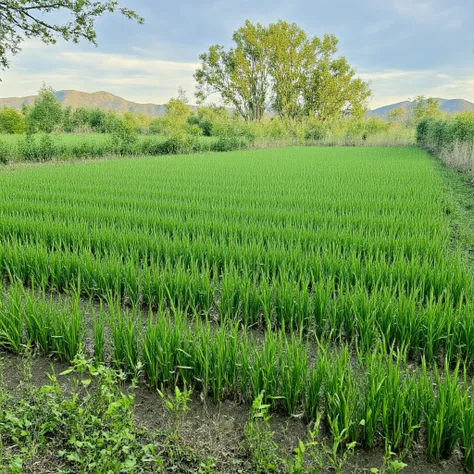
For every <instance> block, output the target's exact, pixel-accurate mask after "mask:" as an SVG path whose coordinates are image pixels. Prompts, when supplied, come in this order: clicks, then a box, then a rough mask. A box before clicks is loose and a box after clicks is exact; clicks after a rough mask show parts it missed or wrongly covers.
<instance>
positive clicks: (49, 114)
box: [27, 85, 62, 134]
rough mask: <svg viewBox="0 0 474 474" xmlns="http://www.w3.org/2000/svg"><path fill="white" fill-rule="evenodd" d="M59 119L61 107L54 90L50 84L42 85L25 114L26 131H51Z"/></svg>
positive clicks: (60, 117)
mask: <svg viewBox="0 0 474 474" xmlns="http://www.w3.org/2000/svg"><path fill="white" fill-rule="evenodd" d="M61 119H62V107H61V104H60V102H59V101H58V99H57V98H56V95H55V93H54V90H53V89H52V88H51V87H50V86H46V85H43V87H42V88H41V89H40V90H39V93H38V97H37V98H36V99H35V103H34V105H33V107H32V108H31V110H30V111H29V113H28V116H27V121H28V133H29V134H31V133H36V132H43V133H52V132H53V131H54V130H55V129H56V128H57V127H58V125H59V124H60V122H61Z"/></svg>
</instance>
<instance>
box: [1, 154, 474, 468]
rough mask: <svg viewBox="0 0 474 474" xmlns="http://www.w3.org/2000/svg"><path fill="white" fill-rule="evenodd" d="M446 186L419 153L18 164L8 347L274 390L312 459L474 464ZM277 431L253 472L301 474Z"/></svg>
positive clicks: (210, 391) (466, 305)
mask: <svg viewBox="0 0 474 474" xmlns="http://www.w3.org/2000/svg"><path fill="white" fill-rule="evenodd" d="M443 186H444V185H443V180H442V178H441V177H440V175H439V173H438V170H437V169H436V165H435V164H434V162H433V161H432V160H431V159H430V158H429V156H428V155H427V154H426V153H425V152H424V151H422V150H418V149H415V148H403V149H397V148H394V149H383V148H370V149H369V148H365V149H357V148H319V149H314V148H293V149H281V150H265V151H252V152H249V151H246V152H239V153H224V154H220V155H207V156H195V157H179V156H178V157H173V158H172V159H171V158H166V157H162V158H155V159H149V158H147V159H136V160H133V161H128V160H127V161H108V162H101V163H86V164H77V165H68V166H54V167H41V168H34V169H33V168H26V169H12V170H5V171H4V172H2V173H0V197H1V201H0V202H1V204H0V242H1V243H2V247H0V270H1V272H2V273H3V276H4V277H5V279H6V282H7V283H8V287H6V288H5V291H4V292H5V297H4V298H3V300H2V301H1V303H0V346H1V347H2V348H3V349H4V350H9V351H10V352H13V353H19V352H21V350H22V347H24V346H33V347H35V348H37V349H38V350H39V351H40V352H42V353H43V354H45V355H54V356H56V357H58V358H60V359H64V360H66V361H67V360H69V359H70V358H71V355H73V354H75V353H76V352H77V351H78V350H79V347H80V346H81V343H82V346H83V347H86V348H87V351H88V355H90V357H95V359H96V361H97V362H101V363H104V362H105V363H106V364H108V365H110V366H112V367H114V368H115V369H117V370H120V371H122V372H123V373H125V374H127V376H128V377H130V378H133V377H136V376H137V373H140V372H141V373H142V374H143V377H144V379H145V380H146V382H147V383H148V384H149V385H150V386H152V387H156V388H159V389H160V390H162V388H164V387H170V388H172V389H173V390H174V388H175V386H178V387H179V388H180V389H184V387H188V388H189V387H192V388H193V389H194V390H195V391H198V392H200V393H201V394H202V397H203V398H204V399H205V398H206V397H210V398H211V399H212V400H214V401H216V402H220V401H224V400H228V399H233V400H237V401H240V402H245V403H248V404H252V403H253V402H254V401H255V400H259V397H261V400H260V401H258V402H257V403H256V405H255V406H254V411H253V412H252V413H253V414H252V417H251V419H250V421H249V423H259V421H257V420H263V423H264V425H263V428H265V426H266V421H269V420H268V416H269V414H270V410H271V412H272V413H281V414H284V415H291V416H293V417H297V418H303V419H304V420H305V421H306V422H307V423H308V424H309V425H310V426H314V422H315V421H316V420H318V419H320V420H321V427H323V428H324V431H325V432H326V433H328V435H329V445H330V449H329V451H327V450H325V449H322V448H321V450H318V451H317V452H314V453H313V454H314V460H313V461H314V462H313V463H312V464H313V465H314V463H315V462H316V459H319V458H320V457H322V459H323V462H324V465H325V466H327V465H330V466H332V467H333V468H334V469H342V468H341V467H340V466H341V465H340V462H341V459H345V457H350V454H351V453H352V450H353V449H354V447H355V448H356V449H357V448H364V449H368V450H372V449H377V448H379V449H380V447H383V449H384V451H385V452H386V459H387V465H388V463H389V462H394V463H395V464H394V465H393V466H392V464H390V465H391V466H392V467H393V469H396V466H397V465H398V464H396V462H398V461H396V459H397V456H400V457H402V458H404V457H405V456H408V455H410V453H413V452H415V451H416V450H417V449H418V447H419V446H424V451H425V453H426V455H427V456H429V458H430V459H431V460H432V461H439V460H441V459H446V458H449V457H450V456H453V454H456V453H457V450H458V446H459V447H460V448H461V449H460V453H461V456H462V460H463V463H464V466H465V468H466V470H469V471H473V470H474V466H473V464H472V463H473V456H472V439H473V433H474V426H473V424H472V423H471V421H472V406H473V399H472V394H471V383H470V380H469V377H468V374H469V373H470V371H471V370H472V366H473V362H474V359H473V354H474V352H473V350H472V349H473V348H474V324H473V323H474V320H473V316H472V315H473V296H474V284H473V283H474V280H473V274H472V269H471V268H469V266H468V263H467V261H466V259H465V258H464V253H463V252H462V250H461V249H459V248H457V247H455V246H453V245H452V242H451V238H452V231H451V225H452V219H451V216H450V214H449V212H450V209H452V208H453V207H452V201H451V200H450V198H448V196H447V195H446V192H445V190H444V187H443ZM275 190H277V191H278V192H275ZM25 288H28V289H27V290H25ZM51 292H53V293H56V292H58V293H61V294H62V293H64V292H69V293H70V296H69V298H62V297H54V298H53V297H51ZM87 300H89V303H87ZM144 310H145V315H144ZM172 406H174V405H172ZM258 407H260V408H258ZM267 409H268V411H267ZM261 428H262V425H261V424H257V425H255V424H254V425H249V426H248V427H247V430H246V433H247V438H248V439H247V445H246V446H247V448H246V449H247V452H248V453H249V456H251V457H252V456H256V457H257V459H256V460H255V463H254V469H257V470H262V469H263V470H264V469H268V470H270V467H271V466H273V467H272V469H273V468H274V469H275V470H280V472H287V471H288V470H289V469H290V467H289V464H288V463H285V462H283V464H282V463H281V462H280V461H276V460H275V459H276V458H275V456H273V454H272V453H273V448H272V446H273V444H272V443H273V441H272V439H271V436H268V435H267V434H266V433H265V431H263V432H262V430H261ZM318 428H319V426H318ZM313 437H314V436H313ZM309 442H310V443H311V441H309ZM314 442H316V441H314ZM354 443H355V444H354ZM313 447H314V445H313ZM349 447H350V448H351V449H349ZM310 451H311V449H307V448H306V447H304V446H300V447H299V451H298V452H299V456H300V457H302V458H303V459H306V458H304V453H308V452H310ZM252 453H253V454H252ZM255 453H265V455H268V457H269V459H267V460H263V461H262V460H260V461H259V459H260V455H259V454H255ZM393 453H395V455H394V454H393ZM312 456H313V455H312ZM295 462H296V461H295ZM298 462H299V461H298ZM301 462H303V461H301ZM305 462H306V461H305ZM262 463H263V464H262ZM262 466H267V467H266V468H265V467H262ZM269 466H270V467H269ZM281 466H283V467H281ZM292 466H293V467H291V469H294V470H293V471H291V472H305V471H301V470H300V471H298V470H297V469H299V468H298V467H297V464H295V465H292ZM338 466H339V467H338ZM285 469H286V471H285ZM262 472H263V471H262ZM308 472H311V471H308Z"/></svg>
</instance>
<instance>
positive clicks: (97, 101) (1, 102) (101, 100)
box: [0, 90, 165, 116]
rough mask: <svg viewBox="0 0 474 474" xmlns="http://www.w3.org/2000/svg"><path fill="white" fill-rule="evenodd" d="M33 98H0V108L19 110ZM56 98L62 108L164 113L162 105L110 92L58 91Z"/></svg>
mask: <svg viewBox="0 0 474 474" xmlns="http://www.w3.org/2000/svg"><path fill="white" fill-rule="evenodd" d="M35 97H36V96H28V97H7V98H4V99H1V98H0V107H3V106H6V107H14V108H15V109H21V106H22V105H23V104H27V105H30V104H32V103H33V102H34V100H35ZM56 97H57V98H58V100H59V101H60V102H61V103H62V104H63V105H64V106H68V105H70V106H71V107H73V108H77V107H88V108H99V109H103V110H113V111H114V112H117V113H124V112H127V111H129V112H133V113H142V114H146V115H153V116H158V115H163V114H164V111H165V109H164V106H163V105H156V104H137V103H136V102H130V101H129V100H125V99H122V97H118V96H116V95H113V94H111V93H110V92H93V93H88V92H79V91H74V90H70V91H58V92H56Z"/></svg>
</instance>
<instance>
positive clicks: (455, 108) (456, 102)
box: [367, 97, 474, 118]
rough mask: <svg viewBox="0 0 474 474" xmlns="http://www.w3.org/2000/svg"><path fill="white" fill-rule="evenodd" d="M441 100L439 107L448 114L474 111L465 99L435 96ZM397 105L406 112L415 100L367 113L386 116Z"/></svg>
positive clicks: (473, 106) (472, 105) (470, 103)
mask: <svg viewBox="0 0 474 474" xmlns="http://www.w3.org/2000/svg"><path fill="white" fill-rule="evenodd" d="M435 99H436V100H437V101H438V102H439V109H440V110H441V111H442V112H445V113H447V114H455V113H458V112H467V111H474V104H473V103H472V102H469V101H467V100H464V99H440V98H438V97H435ZM397 107H402V109H403V110H405V112H408V111H409V110H410V109H411V108H412V107H413V102H410V101H408V100H405V101H404V102H398V103H397V104H391V105H386V106H384V107H379V108H378V109H375V110H370V111H369V112H368V113H367V115H374V116H376V117H381V118H384V117H386V115H387V112H390V111H391V110H393V109H396V108H397Z"/></svg>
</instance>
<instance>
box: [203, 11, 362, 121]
mask: <svg viewBox="0 0 474 474" xmlns="http://www.w3.org/2000/svg"><path fill="white" fill-rule="evenodd" d="M233 41H234V47H233V48H230V49H229V50H226V49H225V48H224V47H223V46H220V45H213V46H211V47H210V48H209V50H208V51H207V52H206V53H203V54H201V56H200V60H201V67H200V68H199V69H198V70H197V71H196V73H195V79H196V81H197V93H196V97H197V99H198V101H199V102H203V101H205V100H206V99H207V98H208V97H209V96H210V95H212V94H214V93H217V94H219V95H220V97H221V98H222V100H223V102H224V103H225V104H226V105H230V106H232V107H234V108H235V109H236V110H237V112H238V113H239V114H240V115H241V116H242V117H243V118H244V119H245V120H260V119H261V118H262V117H263V115H264V113H265V110H267V109H271V110H272V111H273V112H274V113H276V114H278V116H280V117H282V118H286V119H295V118H298V117H302V116H314V117H317V118H319V119H320V120H330V119H333V118H339V117H341V116H357V117H360V116H362V115H363V114H364V113H365V111H366V101H367V99H368V98H369V97H370V95H371V92H370V89H369V84H368V83H366V82H363V81H362V80H361V79H360V78H357V77H356V72H355V70H354V69H353V68H352V67H351V66H350V65H349V63H348V62H347V59H346V58H345V57H343V56H342V57H336V56H335V55H336V53H337V44H338V40H337V39H336V37H335V36H333V35H325V36H324V38H323V39H320V38H318V37H309V36H308V35H307V34H306V32H305V31H304V30H302V29H301V28H300V27H299V26H298V25H296V24H295V23H287V22H285V21H278V22H277V23H273V24H270V25H269V26H263V25H261V24H260V23H255V24H254V23H251V22H250V21H248V20H247V21H246V22H245V25H244V26H242V27H241V28H239V29H238V30H237V31H235V32H234V35H233Z"/></svg>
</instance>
